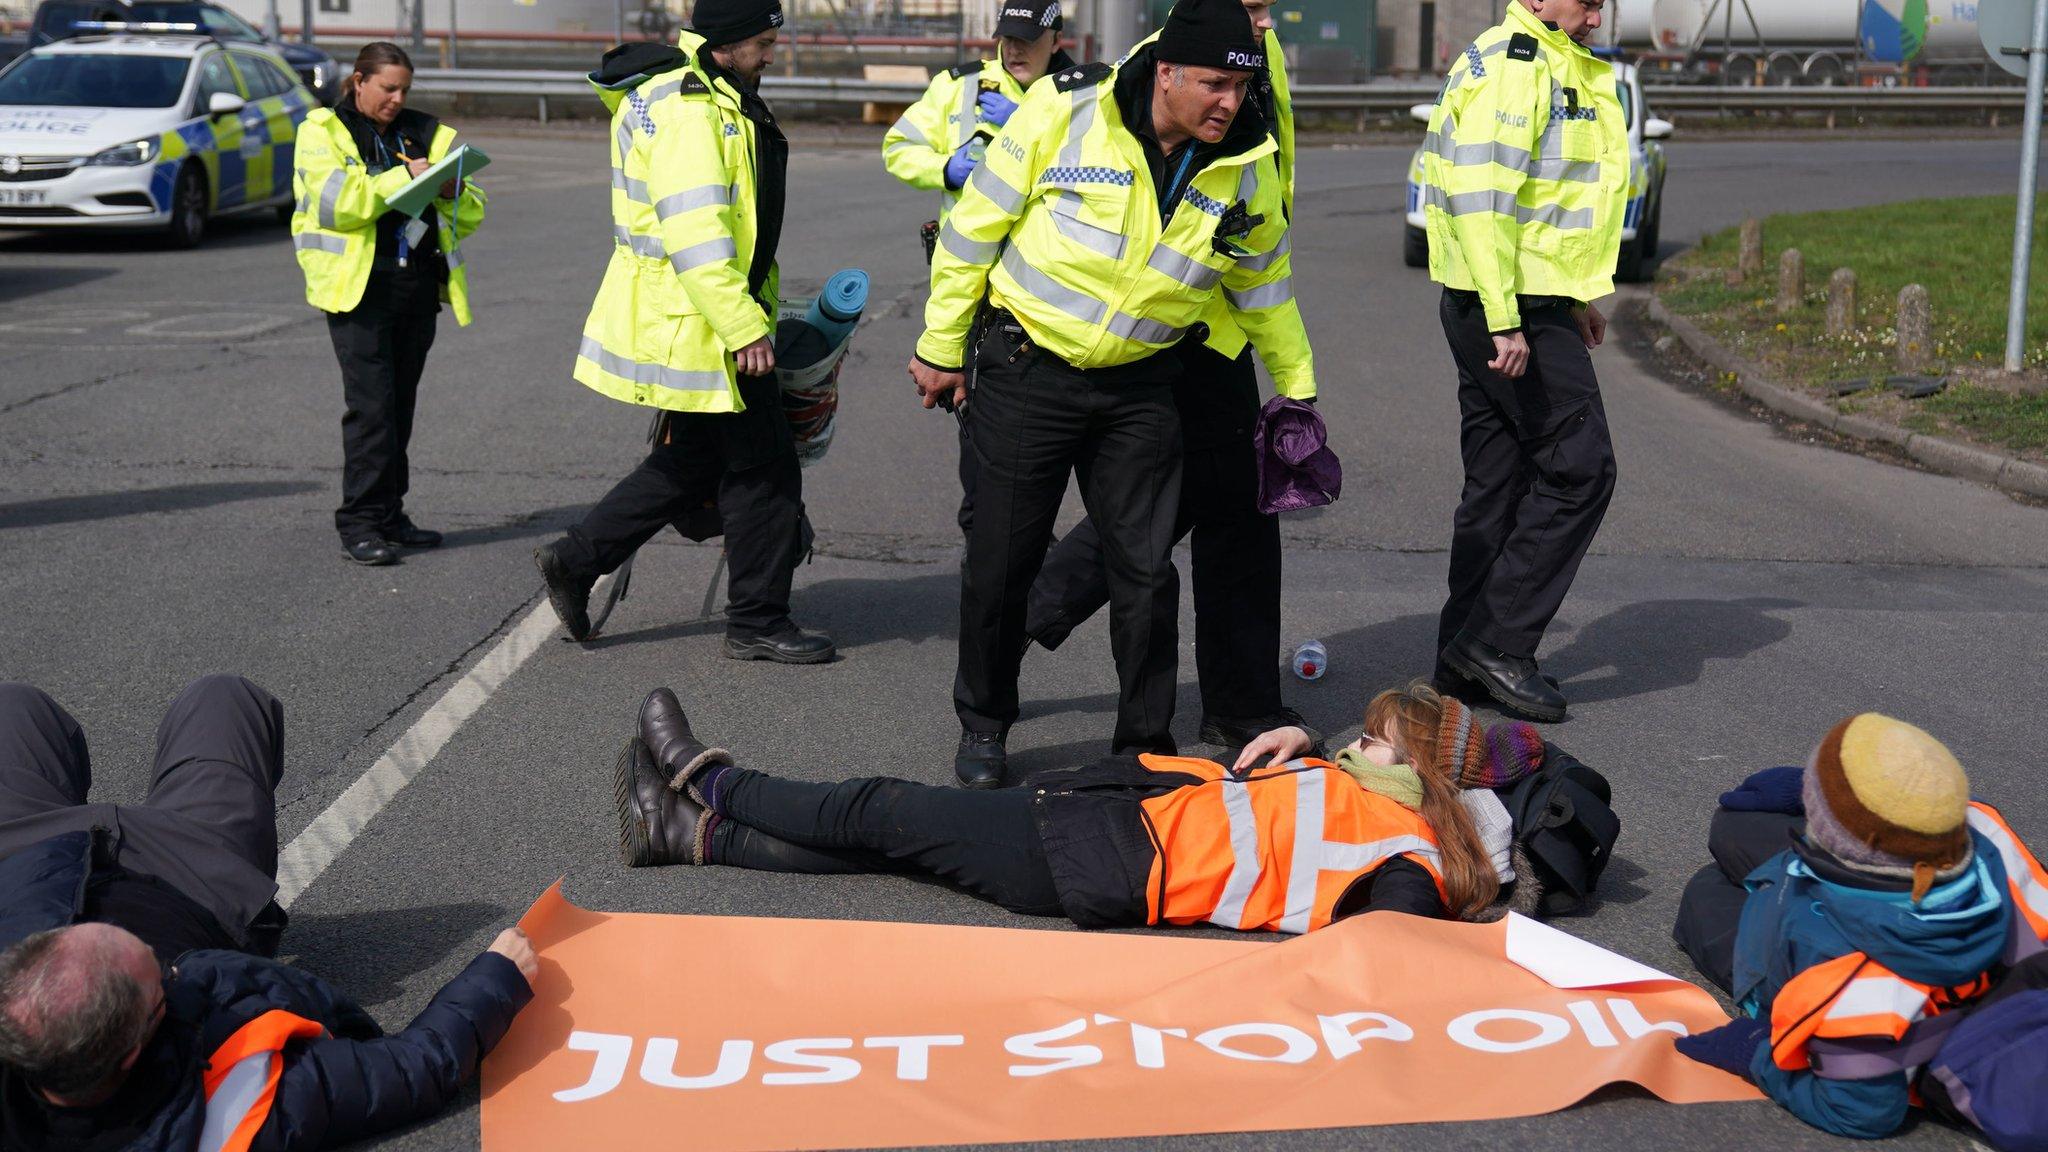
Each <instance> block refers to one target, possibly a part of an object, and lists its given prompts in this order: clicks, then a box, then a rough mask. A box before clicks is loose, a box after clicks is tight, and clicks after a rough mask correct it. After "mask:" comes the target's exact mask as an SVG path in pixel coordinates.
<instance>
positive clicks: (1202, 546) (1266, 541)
mask: <svg viewBox="0 0 2048 1152" xmlns="http://www.w3.org/2000/svg"><path fill="white" fill-rule="evenodd" d="M1243 3H1244V10H1245V15H1247V16H1249V17H1251V21H1252V27H1253V29H1255V30H1256V31H1257V32H1258V33H1259V34H1260V35H1261V36H1262V37H1264V39H1265V49H1266V73H1265V75H1264V76H1262V77H1261V78H1260V79H1259V80H1258V81H1256V82H1254V84H1253V92H1254V94H1255V95H1256V96H1257V97H1258V98H1259V100H1260V107H1261V110H1262V111H1264V112H1265V114H1266V119H1267V123H1268V125H1269V127H1270V128H1271V130H1272V132H1273V137H1274V141H1275V142H1276V143H1277V144H1278V145H1279V151H1278V152H1276V153H1275V154H1274V160H1275V162H1276V163H1277V164H1278V165H1279V168H1280V179H1281V188H1282V195H1281V204H1282V210H1283V211H1284V212H1285V213H1286V214H1287V215H1288V216H1289V218H1290V219H1291V218H1292V216H1293V213H1294V109H1293V107H1292V101H1291V100H1290V98H1289V95H1288V86H1287V61H1286V57H1285V56H1284V55H1283V54H1282V53H1281V49H1280V39H1279V36H1278V35H1277V34H1276V33H1275V32H1274V29H1273V5H1272V0H1243ZM1155 39H1156V37H1155ZM1147 43H1151V41H1147ZM1204 327H1205V328H1206V334H1205V335H1201V336H1196V335H1190V336H1189V337H1188V338H1187V339H1185V340H1183V341H1181V345H1180V348H1179V354H1180V358H1181V363H1182V365H1183V366H1184V368H1185V369H1186V370H1185V371H1184V372H1183V373H1182V374H1181V376H1180V377H1179V378H1178V380H1177V381H1176V382H1175V385H1174V403H1175V405H1176V407H1178V409H1179V410H1180V423H1181V440H1182V442H1183V444H1184V445H1185V447H1186V458H1185V459H1184V461H1183V462H1182V465H1181V490H1180V523H1179V525H1178V537H1184V536H1187V535H1188V534H1189V533H1190V532H1192V533H1193V535H1194V542H1193V546H1192V559H1193V561H1194V564H1193V568H1194V572H1193V582H1194V590H1195V669H1196V673H1197V676H1198V679H1199V680H1200V682H1201V689H1202V726H1201V738H1202V739H1203V740H1204V741H1206V742H1208V743H1211V744H1220V745H1225V746H1229V747H1240V748H1241V747H1243V746H1244V745H1246V744H1248V743H1250V742H1251V741H1252V740H1253V739H1254V738H1256V737H1257V736H1258V735H1259V734H1260V733H1261V732H1269V731H1271V730H1273V729H1275V728H1285V727H1288V726H1289V725H1299V724H1301V723H1302V719H1301V716H1300V714H1299V713H1297V712H1295V711H1294V710H1293V709H1291V708H1288V707H1286V706H1284V705H1283V704H1282V703H1281V700H1280V568H1281V563H1280V521H1279V519H1278V518H1277V517H1273V516H1268V515H1264V514H1262V513H1261V512H1260V511H1259V508H1258V468H1259V463H1258V451H1259V449H1258V446H1257V445H1255V444H1254V443H1253V441H1252V433H1253V430H1254V429H1255V427H1256V426H1257V423H1258V415H1259V381H1258V373H1257V370H1256V369H1254V367H1253V366H1252V351H1251V348H1250V346H1249V345H1248V344H1247V343H1246V341H1245V336H1244V332H1243V330H1242V329H1240V328H1239V327H1238V326H1237V324H1236V323H1235V322H1233V321H1232V320H1231V318H1230V308H1229V305H1228V303H1227V302H1226V301H1223V300H1217V301H1214V302H1213V303H1212V305H1211V307H1210V314H1209V315H1208V316H1207V317H1205V323H1204ZM1282 391H1283V392H1285V391H1286V389H1284V388H1283V389H1282ZM1311 398H1312V397H1311ZM1178 537H1177V538H1178ZM1108 602H1109V576H1108V573H1107V571H1106V569H1105V568H1104V564H1103V553H1102V535H1101V533H1100V532H1098V531H1096V528H1095V522H1094V521H1093V520H1087V519H1084V520H1082V521H1081V522H1080V523H1079V524H1077V525H1075V526H1074V528H1073V529H1072V530H1071V531H1069V532H1068V533H1067V534H1066V536H1064V537H1062V538H1061V540H1060V541H1059V543H1057V544H1055V545H1053V548H1052V551H1051V552H1050V553H1048V554H1047V555H1046V558H1045V566H1044V567H1043V568H1041V569H1040V570H1039V573H1038V579H1037V580H1035V581H1033V582H1032V585H1031V597H1030V606H1029V608H1028V609H1027V611H1026V614H1025V625H1024V628H1025V633H1026V634H1027V635H1028V636H1030V638H1031V639H1032V640H1033V641H1035V642H1037V643H1038V644H1040V645H1042V646H1043V647H1045V648H1048V649H1051V648H1058V647H1059V646H1060V644H1061V643H1062V642H1063V641H1065V640H1066V638H1067V634H1068V633H1070V632H1072V631H1073V630H1074V628H1075V627H1076V626H1077V625H1079V624H1080V623H1081V622H1082V621H1083V620H1086V619H1087V618H1088V617H1090V616H1092V615H1094V614H1095V613H1096V612H1097V611H1098V610H1100V609H1101V607H1102V606H1103V605H1104V604H1107V603H1108Z"/></svg>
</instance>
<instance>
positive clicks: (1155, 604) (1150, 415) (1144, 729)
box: [953, 321, 1181, 752]
mask: <svg viewBox="0 0 2048 1152" xmlns="http://www.w3.org/2000/svg"><path fill="white" fill-rule="evenodd" d="M986 329H987V331H986V333H985V334H984V335H983V337H982V340H981V345H980V347H979V349H977V356H978V363H979V366H980V367H979V378H978V380H977V382H976V384H975V390H974V398H973V401H972V402H971V403H970V404H969V405H968V407H967V420H968V432H969V441H968V442H969V444H970V445H971V447H972V449H973V452H974V459H975V467H976V472H977V477H976V482H975V484H976V488H975V500H974V522H973V526H972V527H971V528H970V529H969V530H968V533H967V560H966V563H965V564H963V565H962V566H961V573H960V663H959V670H958V672H957V674H956V675H955V677H954V681H953V704H954V709H955V711H956V712H958V713H959V716H960V723H961V726H962V727H963V728H966V729H968V730H970V731H977V732H1002V731H1006V730H1008V728H1009V727H1010V725H1011V724H1012V723H1014V722H1015V721H1016V719H1017V670H1018V666H1019V664H1020V663H1021V662H1022V660H1023V657H1024V616H1025V605H1026V601H1027V598H1028V596H1029V594H1030V591H1031V582H1032V580H1033V579H1034V578H1036V577H1037V575H1038V570H1039V566H1040V565H1041V564H1042V563H1043V562H1044V560H1045V550H1046V546H1047V545H1048V544H1050V543H1051V542H1052V529H1053V520H1054V518H1055V517H1056V516H1057V515H1058V514H1059V509H1060V500H1061V498H1062V497H1063V496H1065V494H1066V490H1067V477H1068V474H1069V473H1072V474H1074V475H1075V476H1076V477H1078V479H1079V481H1080V488H1081V499H1082V501H1083V502H1084V503H1085V504H1086V505H1087V508H1088V513H1089V515H1090V516H1091V517H1093V518H1094V520H1095V522H1096V524H1097V525H1099V526H1100V530H1101V534H1102V542H1103V555H1104V561H1105V564H1106V566H1107V571H1108V579H1109V616H1110V647H1111V650H1112V651H1113V652H1114V653H1115V656H1116V671H1117V683H1118V689H1117V719H1116V730H1115V732H1114V733H1113V734H1112V736H1111V744H1112V746H1113V749H1114V750H1116V751H1130V752H1152V751H1157V752H1171V751H1173V750H1174V743H1173V734H1172V732H1171V731H1170V730H1169V729H1170V727H1171V725H1172V722H1173V705H1174V699H1173V697H1174V671H1175V668H1176V665H1177V662H1178V658H1179V652H1178V650H1177V649H1178V645H1179V640H1180V637H1179V620H1178V614H1179V609H1180V604H1179V602H1180V577H1179V574H1178V573H1176V572H1175V571H1174V568H1173V541H1174V527H1175V524H1174V518H1175V516H1176V514H1177V511H1178V506H1179V503H1180V473H1181V442H1180V420H1179V417H1178V416H1177V415H1176V414H1175V412H1174V405H1173V395H1172V390H1171V389H1170V387H1169V386H1168V381H1170V380H1171V379H1172V375H1173V373H1174V372H1176V371H1178V365H1177V364H1176V363H1174V362H1173V359H1172V357H1171V355H1170V354H1169V355H1167V356H1164V357H1153V358H1152V359H1151V360H1147V361H1144V362H1142V363H1140V364H1137V365H1128V366H1125V367H1122V368H1117V369H1108V370H1103V371H1097V372H1084V371H1080V370H1078V369H1075V368H1073V367H1072V366H1070V365H1068V364H1066V363H1065V362H1063V361H1061V360H1060V359H1058V358H1057V357H1055V356H1052V355H1050V354H1047V353H1045V352H1043V351H1040V350H1039V349H1037V348H1035V347H1031V346H1029V345H1028V344H1026V343H1025V342H1024V338H1023V336H1022V335H1021V330H1019V329H1017V328H1016V327H1014V325H1011V324H1006V323H1002V322H1000V321H998V322H996V323H990V324H988V325H986Z"/></svg>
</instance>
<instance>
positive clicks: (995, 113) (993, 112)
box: [974, 92, 1017, 128]
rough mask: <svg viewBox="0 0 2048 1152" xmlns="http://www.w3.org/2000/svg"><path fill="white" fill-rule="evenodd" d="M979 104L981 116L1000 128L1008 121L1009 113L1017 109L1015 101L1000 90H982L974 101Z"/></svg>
mask: <svg viewBox="0 0 2048 1152" xmlns="http://www.w3.org/2000/svg"><path fill="white" fill-rule="evenodd" d="M974 102H975V103H976V104H979V105H981V118H982V119H983V120H986V121H988V122H989V123H991V124H993V125H995V126H996V127H998V128H1001V127H1002V126H1003V125H1005V124H1008V123H1009V122H1010V113H1012V112H1015V111H1016V110H1017V102H1016V101H1015V100H1012V99H1010V98H1009V97H1008V96H1005V95H1003V94H1002V93H1001V92H983V93H982V94H981V95H980V96H979V97H977V98H976V99H975V101H974Z"/></svg>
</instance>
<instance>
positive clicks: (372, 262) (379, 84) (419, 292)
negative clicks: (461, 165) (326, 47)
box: [292, 42, 484, 564]
mask: <svg viewBox="0 0 2048 1152" xmlns="http://www.w3.org/2000/svg"><path fill="white" fill-rule="evenodd" d="M411 87H412V60H411V59H410V58H408V57H407V56H406V54H405V51H404V49H401V48H400V47H398V45H396V44H387V43H381V42H380V43H375V44H369V45H366V46H365V47H364V48H363V50H362V51H361V52H360V53H358V54H357V56H356V63H355V70H354V72H353V73H352V74H351V75H350V76H349V77H348V79H347V80H346V81H344V82H343V85H342V94H341V99H340V100H339V101H338V102H337V103H336V104H335V106H334V107H333V108H332V109H326V108H321V109H317V110H315V111H314V112H313V113H312V114H311V115H309V116H307V117H306V120H305V122H304V123H303V124H301V125H300V126H299V135H298V143H297V149H296V151H297V161H296V173H295V176H294V186H295V191H296V193H297V196H298V201H297V204H296V206H295V207H294V209H293V212H292V247H293V248H294V249H296V251H297V255H298V260H299V267H300V269H301V270H302V271H304V272H305V274H306V300H307V302H308V303H310V304H312V305H313V306H314V307H315V308H319V309H321V310H322V311H324V312H326V313H327V330H328V334H329V335H331V336H332V337H333V339H334V354H335V356H336V357H337V358H338V359H339V360H340V361H341V378H342V394H343V396H344V398H345V401H346V403H347V411H346V412H345V414H344V415H343V416H342V418H341V442H342V454H343V457H344V463H343V466H342V479H341V507H340V508H337V509H336V510H335V512H334V526H335V528H336V530H338V531H339V532H340V533H341V544H342V547H343V548H344V549H346V550H347V552H348V555H349V558H350V559H351V560H354V561H355V562H356V563H358V564H392V563H396V562H397V560H398V553H397V549H399V548H432V547H434V546H435V545H437V544H439V543H440V542H441V534H440V533H438V532H430V531H427V530H426V529H424V528H420V527H419V526H417V525H415V524H414V523H413V522H412V521H411V520H410V519H408V518H407V517H406V514H405V508H404V501H405V491H406V487H407V481H408V477H407V470H406V458H405V451H406V444H407V442H408V441H410V440H411V439H412V413H413V402H414V400H415V399H416V398H417V396H418V394H419V382H420V372H421V370H422V369H424V368H425V367H426V362H427V349H428V348H431V347H432V346H433V343H434V316H435V314H436V313H438V312H439V311H440V310H441V302H442V301H446V302H447V303H448V304H449V306H450V307H452V308H453V309H454V310H455V322H456V323H458V324H465V325H466V324H468V323H469V292H468V281H467V280H466V278H465V277H464V275H463V271H462V252H461V249H460V248H459V247H458V245H459V244H460V242H461V240H462V239H463V238H464V237H466V236H468V235H469V234H470V233H471V232H474V231H475V230H476V227H477V225H478V224H480V223H482V221H483V215H484V196H483V192H482V191H481V190H480V189H478V188H476V187H475V186H474V185H472V184H469V183H468V182H467V181H462V180H459V179H451V180H449V181H447V182H446V183H444V184H443V185H442V186H441V188H440V189H439V199H437V200H436V201H435V202H434V204H433V205H432V206H431V207H429V208H428V209H427V210H426V211H424V212H422V213H421V214H420V217H419V220H418V221H417V222H415V221H413V220H412V219H411V218H409V217H407V216H405V215H404V214H402V213H398V212H388V211H386V210H385V198H386V197H389V196H391V195H394V194H395V193H397V191H398V190H399V189H401V188H403V187H405V185H406V184H408V183H409V182H411V181H412V180H413V178H414V177H416V176H418V175H419V174H420V173H422V172H424V171H426V170H427V168H428V167H430V166H431V165H432V164H434V163H435V162H437V161H439V160H441V159H442V158H443V157H445V156H446V155H447V154H448V153H449V151H450V150H451V149H453V148H454V146H455V130H454V129H452V128H449V127H447V126H446V125H444V124H442V123H440V122H439V121H438V120H436V119H435V118H434V117H432V116H428V115H426V114H425V113H422V112H417V111H414V110H412V109H409V108H407V107H406V106H405V98H406V93H407V91H408V90H409V89H410V88H411ZM458 185H460V187H458Z"/></svg>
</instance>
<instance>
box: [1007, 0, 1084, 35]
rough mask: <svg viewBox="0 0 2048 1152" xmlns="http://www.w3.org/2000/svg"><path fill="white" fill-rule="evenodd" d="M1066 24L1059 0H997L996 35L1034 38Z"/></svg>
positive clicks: (1057, 29)
mask: <svg viewBox="0 0 2048 1152" xmlns="http://www.w3.org/2000/svg"><path fill="white" fill-rule="evenodd" d="M1066 26H1067V22H1066V19H1065V17H1064V14H1062V13H1061V11H1060V0H998V3H997V4H996V35H998V36H1014V37H1016V38H1017V39H1019V40H1036V39H1038V38H1039V37H1040V36H1043V35H1045V34H1046V33H1047V32H1057V31H1059V30H1060V29H1062V28H1064V27H1066Z"/></svg>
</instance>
